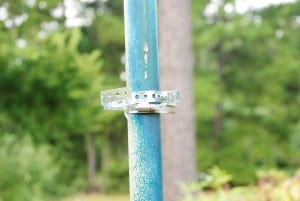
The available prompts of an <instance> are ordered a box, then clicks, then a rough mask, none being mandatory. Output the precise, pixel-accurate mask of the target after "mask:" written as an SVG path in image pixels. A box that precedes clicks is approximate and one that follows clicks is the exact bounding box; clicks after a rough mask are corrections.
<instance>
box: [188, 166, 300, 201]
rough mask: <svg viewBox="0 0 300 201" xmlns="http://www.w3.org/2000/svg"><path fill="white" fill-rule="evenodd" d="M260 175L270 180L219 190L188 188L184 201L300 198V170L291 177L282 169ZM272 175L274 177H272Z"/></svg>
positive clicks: (287, 199)
mask: <svg viewBox="0 0 300 201" xmlns="http://www.w3.org/2000/svg"><path fill="white" fill-rule="evenodd" d="M259 175H260V176H262V178H266V177H267V178H268V180H264V181H260V182H259V185H258V186H244V187H234V188H232V189H228V188H227V189H218V190H217V191H204V190H203V189H202V188H198V189H197V188H194V189H193V191H189V190H190V188H186V189H185V193H186V195H185V197H184V198H183V201H200V200H201V201H228V200H230V201H239V200H244V201H264V200H269V201H297V200H299V199H300V193H299V192H300V174H299V172H298V173H296V174H295V175H294V176H293V177H291V178H287V177H286V175H285V173H283V172H282V171H276V170H270V171H265V172H260V173H259ZM271 177H272V178H273V179H270V178H271ZM274 180H277V182H274ZM191 185H192V186H193V187H195V185H193V184H191ZM188 186H189V185H188Z"/></svg>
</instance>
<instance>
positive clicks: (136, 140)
mask: <svg viewBox="0 0 300 201" xmlns="http://www.w3.org/2000/svg"><path fill="white" fill-rule="evenodd" d="M124 15H125V41H126V76H127V87H128V88H129V89H130V91H132V92H135V91H144V90H159V80H158V79H159V73H158V34H157V2H156V0H124ZM126 117H127V120H128V141H129V142H128V145H129V177H130V200H131V201H162V200H163V190H162V189H163V187H162V164H161V163H162V154H161V136H160V115H159V114H126Z"/></svg>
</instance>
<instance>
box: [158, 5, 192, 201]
mask: <svg viewBox="0 0 300 201" xmlns="http://www.w3.org/2000/svg"><path fill="white" fill-rule="evenodd" d="M158 3H159V5H158V6H159V36H160V38H159V40H160V43H159V45H160V76H161V88H162V89H163V90H172V89H179V90H180V91H181V95H182V99H181V102H180V104H179V105H178V108H177V109H176V113H175V114H169V115H162V141H163V172H164V193H165V194H164V200H166V201H178V200H179V199H180V197H181V195H182V193H181V190H180V187H179V184H181V183H185V182H189V181H192V180H194V179H195V174H196V162H195V128H194V103H193V99H194V96H193V57H192V38H191V20H190V1H189V0H160V1H158Z"/></svg>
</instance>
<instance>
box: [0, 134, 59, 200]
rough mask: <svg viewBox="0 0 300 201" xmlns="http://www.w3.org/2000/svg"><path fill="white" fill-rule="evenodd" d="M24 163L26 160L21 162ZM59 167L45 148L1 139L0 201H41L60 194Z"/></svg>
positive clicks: (25, 140) (3, 136) (11, 138)
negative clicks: (57, 179)
mask: <svg viewBox="0 0 300 201" xmlns="http://www.w3.org/2000/svg"><path fill="white" fill-rule="evenodd" d="M24 159H25V160H24ZM57 172H58V167H57V165H56V164H55V163H54V159H53V156H52V154H51V150H50V149H49V147H48V146H44V145H40V146H38V147H35V146H34V145H33V143H32V141H31V140H30V138H28V137H26V138H23V139H18V138H16V137H14V136H13V135H12V134H1V136H0V200H1V201H20V200H23V201H42V200H43V201H44V200H48V199H47V198H49V197H50V196H51V197H53V196H55V195H57V194H59V193H61V192H59V188H58V187H59V185H61V184H59V183H57V181H56V178H57V177H56V176H57Z"/></svg>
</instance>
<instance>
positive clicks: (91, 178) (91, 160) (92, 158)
mask: <svg viewBox="0 0 300 201" xmlns="http://www.w3.org/2000/svg"><path fill="white" fill-rule="evenodd" d="M95 140H96V135H95V134H94V133H90V134H88V137H87V146H88V150H87V165H88V191H90V192H91V191H94V190H95V189H96V186H95V181H96V168H97V167H96V166H97V164H96V157H97V155H96V143H95Z"/></svg>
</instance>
